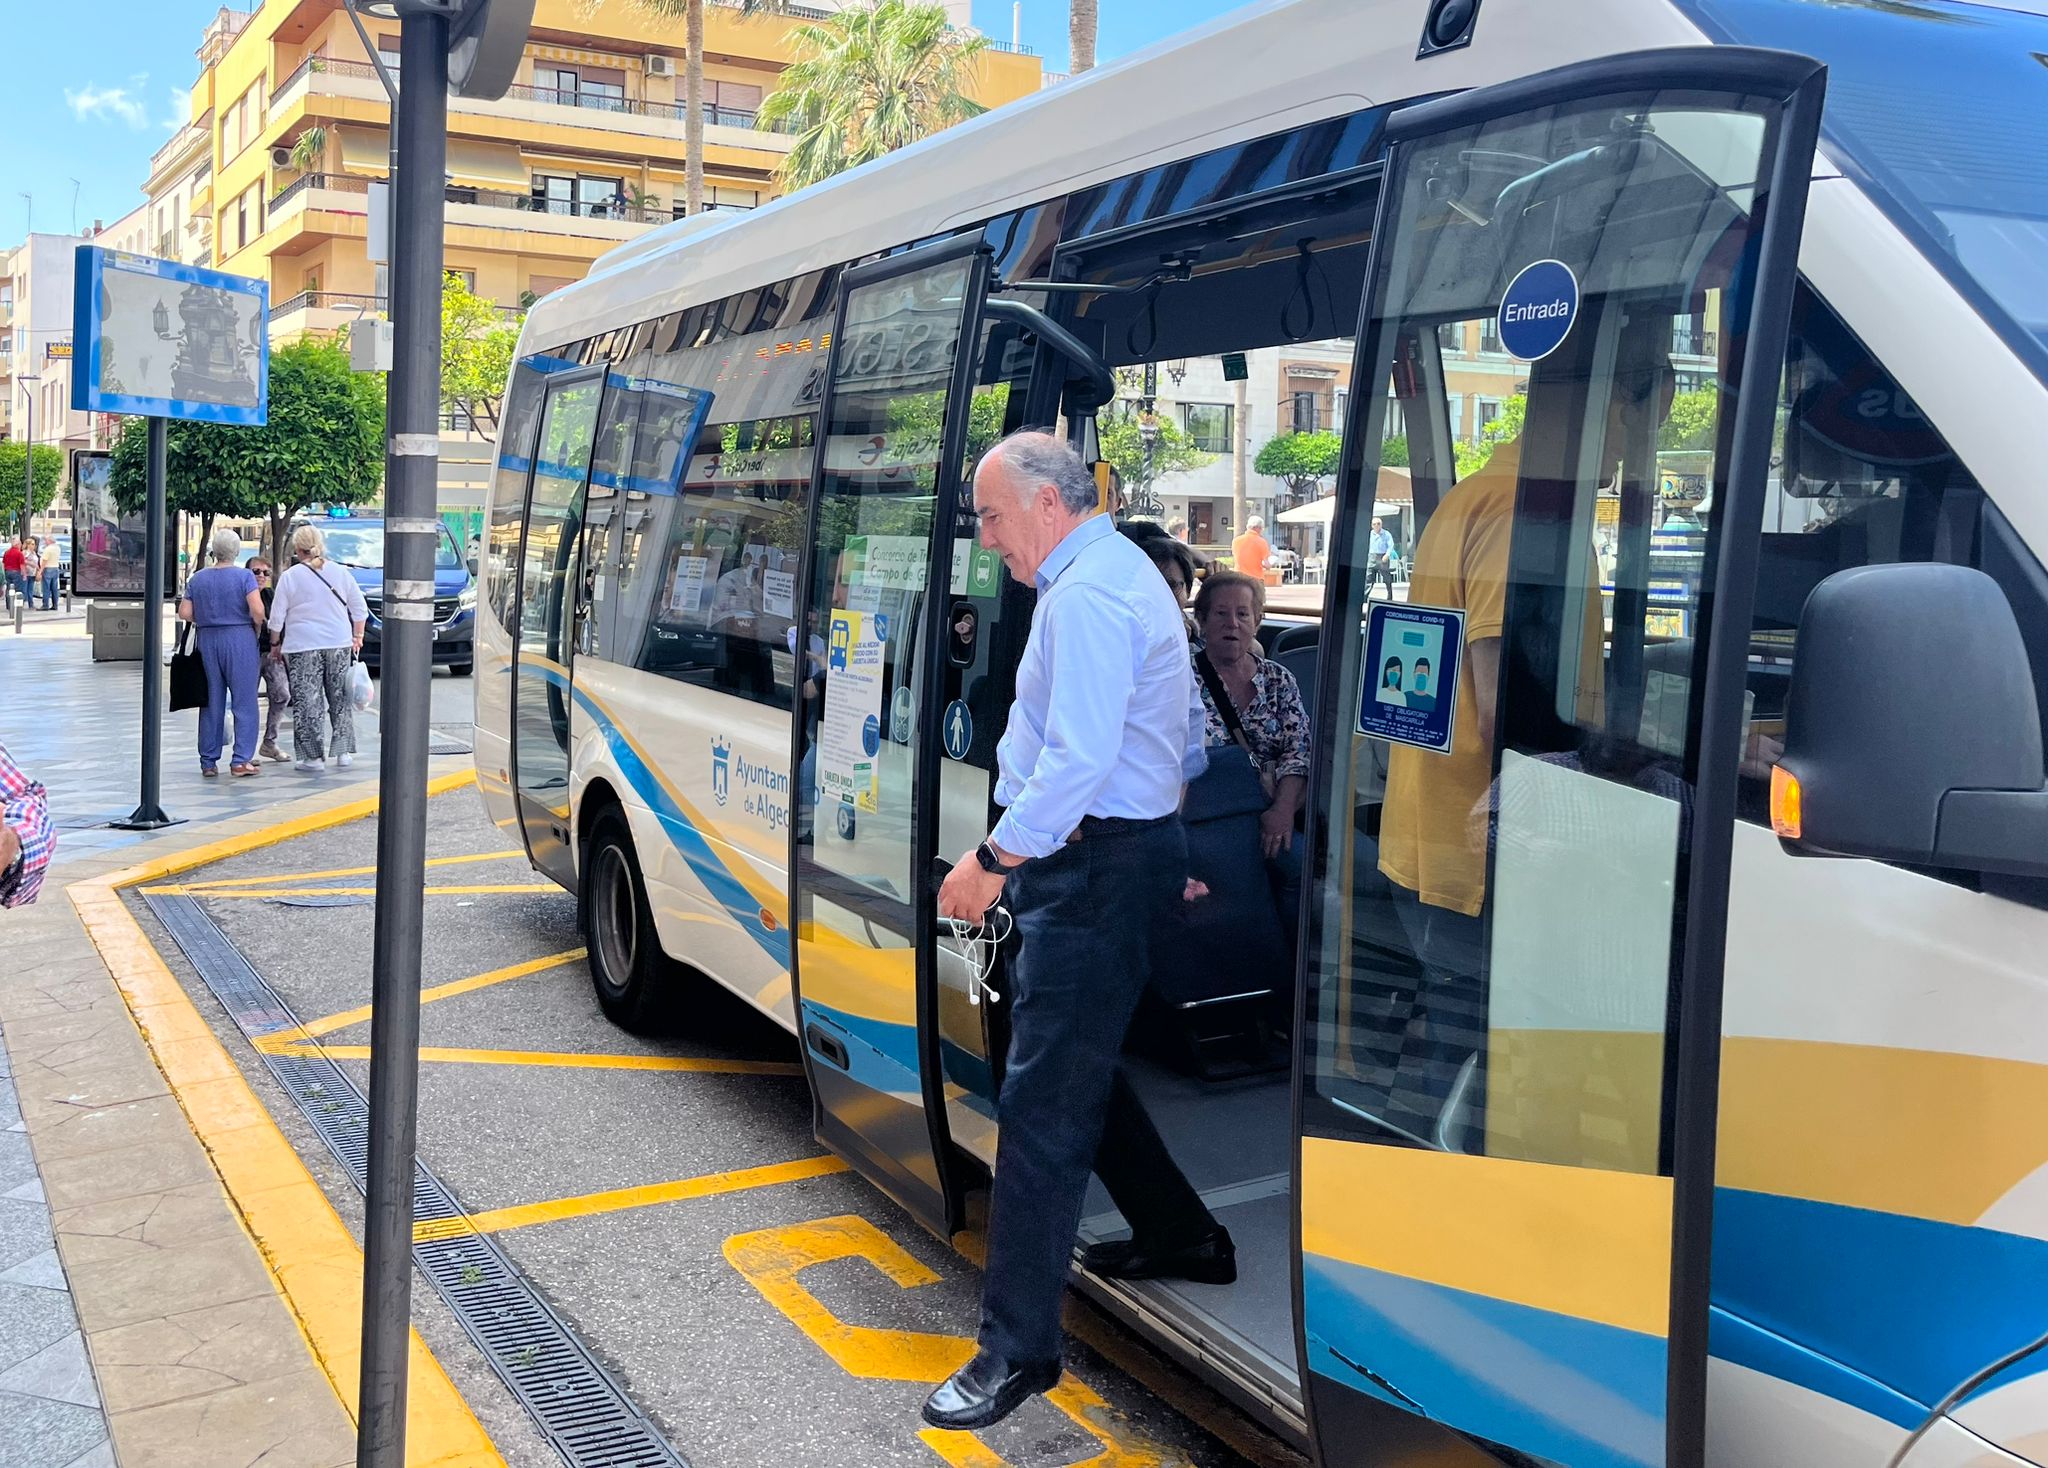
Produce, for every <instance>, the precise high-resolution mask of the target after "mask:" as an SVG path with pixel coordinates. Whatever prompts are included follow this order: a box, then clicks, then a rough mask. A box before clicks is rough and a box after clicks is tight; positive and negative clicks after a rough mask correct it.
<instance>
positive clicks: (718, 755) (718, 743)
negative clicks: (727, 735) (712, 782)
mask: <svg viewBox="0 0 2048 1468" xmlns="http://www.w3.org/2000/svg"><path fill="white" fill-rule="evenodd" d="M731 754H732V745H731V744H729V743H727V742H726V741H725V740H723V739H714V740H712V741H711V757H712V758H713V759H715V760H723V759H725V758H727V757H728V756H730V755H731Z"/></svg>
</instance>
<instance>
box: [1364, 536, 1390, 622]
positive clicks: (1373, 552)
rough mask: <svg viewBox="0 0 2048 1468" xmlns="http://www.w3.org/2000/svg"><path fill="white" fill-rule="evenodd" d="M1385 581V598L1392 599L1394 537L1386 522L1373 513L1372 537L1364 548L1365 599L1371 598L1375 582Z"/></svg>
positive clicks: (1369, 599)
mask: <svg viewBox="0 0 2048 1468" xmlns="http://www.w3.org/2000/svg"><path fill="white" fill-rule="evenodd" d="M1380 581H1384V582H1386V583H1387V600H1388V601H1392V600H1393V599H1394V537H1393V535H1392V534H1391V533H1390V532H1389V531H1388V530H1387V527H1386V523H1385V522H1384V521H1382V520H1381V519H1380V517H1379V516H1377V515H1375V516H1373V517H1372V539H1371V540H1370V541H1368V542H1367V543H1366V548H1365V599H1366V600H1367V601H1371V600H1372V589H1373V586H1374V584H1375V583H1376V582H1380Z"/></svg>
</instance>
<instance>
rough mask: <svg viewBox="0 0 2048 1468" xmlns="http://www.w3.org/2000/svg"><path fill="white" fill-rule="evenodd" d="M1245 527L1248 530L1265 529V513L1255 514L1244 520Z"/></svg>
mask: <svg viewBox="0 0 2048 1468" xmlns="http://www.w3.org/2000/svg"><path fill="white" fill-rule="evenodd" d="M1244 528H1245V529H1247V530H1264V529H1265V528H1266V517H1265V516H1264V515H1254V516H1252V517H1251V518H1250V519H1249V520H1246V521H1245V522H1244Z"/></svg>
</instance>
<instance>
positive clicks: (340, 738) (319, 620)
mask: <svg viewBox="0 0 2048 1468" xmlns="http://www.w3.org/2000/svg"><path fill="white" fill-rule="evenodd" d="M291 558H292V564H291V566H290V567H289V568H288V569H287V570H286V571H285V573H284V575H282V576H281V577H279V578H278V582H277V591H276V593H275V594H274V595H273V597H272V598H271V605H270V633H271V648H270V655H271V656H272V657H274V658H278V657H281V658H283V659H284V663H285V674H286V677H287V678H288V679H289V680H290V682H291V690H292V753H293V755H294V756H296V758H297V763H296V764H295V765H293V767H292V768H294V769H296V770H298V771H299V772H300V773H302V774H309V775H310V774H317V773H318V772H319V771H320V768H321V761H322V759H323V758H324V757H325V751H324V748H323V743H324V741H323V739H322V735H323V733H324V731H325V728H326V725H327V722H328V721H329V720H332V721H333V724H334V754H335V762H336V763H337V764H339V765H341V766H342V767H343V768H344V769H346V768H347V767H348V766H349V765H352V764H354V763H355V757H356V731H355V704H354V702H353V700H352V699H351V697H350V689H349V666H350V664H352V663H353V662H354V661H355V656H356V654H357V653H358V652H360V651H362V646H363V624H364V623H365V622H367V621H368V620H369V616H370V608H369V605H368V603H366V602H365V601H364V600H363V593H362V588H360V587H358V586H357V585H356V578H355V577H353V576H351V575H349V574H348V572H347V571H346V570H344V569H342V568H341V567H338V566H330V565H328V563H327V541H326V539H325V537H323V536H322V535H321V534H320V532H319V531H318V530H316V529H314V528H313V527H312V526H311V525H301V526H300V527H299V528H298V529H297V530H294V531H293V532H292V541H291Z"/></svg>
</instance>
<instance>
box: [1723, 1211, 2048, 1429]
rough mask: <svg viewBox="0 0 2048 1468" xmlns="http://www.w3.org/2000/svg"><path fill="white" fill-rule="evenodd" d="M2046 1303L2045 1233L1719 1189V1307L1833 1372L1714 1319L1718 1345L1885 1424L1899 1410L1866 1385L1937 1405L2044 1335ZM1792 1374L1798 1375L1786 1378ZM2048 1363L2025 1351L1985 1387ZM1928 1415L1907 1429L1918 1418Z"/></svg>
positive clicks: (1914, 1414) (2047, 1247)
mask: <svg viewBox="0 0 2048 1468" xmlns="http://www.w3.org/2000/svg"><path fill="white" fill-rule="evenodd" d="M2043 1301H2048V1241H2044V1240H2041V1239H2032V1238H2026V1237H2023V1236H2021V1235H2019V1234H2011V1233H2004V1232H2001V1231H2000V1230H1997V1229H1990V1228H1974V1227H1971V1226H1969V1225H1966V1224H1956V1223H1942V1222H1938V1221H1936V1220H1933V1219H1927V1218H1912V1217H1908V1216H1906V1215H1904V1214H1898V1213H1882V1212H1878V1211H1877V1210H1875V1209H1869V1208H1852V1207H1848V1206H1846V1205H1843V1204H1840V1203H1821V1202H1816V1201H1814V1200H1812V1199H1808V1198H1788V1197H1782V1196H1780V1195H1777V1194H1774V1193H1755V1192H1748V1191H1745V1190H1743V1189H1739V1188H1720V1189H1717V1190H1716V1191H1715V1195H1714V1303H1715V1305H1716V1306H1717V1307H1718V1308H1719V1309H1721V1310H1724V1311H1726V1312H1727V1313H1728V1314H1729V1315H1730V1316H1732V1317H1737V1318H1739V1319H1740V1320H1742V1321H1746V1322H1749V1323H1750V1324H1751V1326H1752V1327H1753V1330H1754V1332H1756V1333H1759V1334H1763V1335H1767V1336H1770V1337H1776V1338H1777V1339H1779V1340H1781V1341H1785V1342H1797V1343H1798V1346H1797V1347H1794V1348H1793V1349H1795V1350H1801V1349H1803V1350H1804V1351H1806V1352H1810V1353H1812V1354H1814V1355H1817V1356H1818V1357H1819V1358H1820V1359H1821V1361H1822V1362H1823V1363H1834V1367H1833V1369H1832V1370H1823V1369H1822V1368H1820V1367H1813V1366H1809V1365H1806V1364H1804V1363H1802V1362H1800V1361H1799V1360H1797V1359H1795V1358H1792V1357H1789V1356H1787V1355H1785V1353H1784V1352H1781V1351H1779V1350H1777V1349H1776V1348H1767V1347H1766V1346H1765V1344H1764V1343H1761V1342H1758V1341H1756V1340H1753V1339H1751V1338H1750V1335H1749V1333H1747V1332H1742V1331H1735V1332H1729V1331H1727V1330H1726V1329H1725V1328H1722V1327H1720V1326H1719V1325H1718V1323H1717V1326H1716V1334H1715V1335H1714V1337H1713V1342H1714V1345H1713V1349H1714V1350H1715V1352H1716V1353H1717V1354H1726V1355H1727V1356H1728V1359H1730V1360H1732V1361H1740V1362H1741V1363H1742V1364H1744V1365H1754V1366H1756V1369H1758V1370H1759V1371H1769V1372H1771V1374H1772V1375H1781V1376H1785V1377H1786V1379H1787V1380H1791V1381H1797V1382H1799V1384H1801V1385H1812V1386H1813V1389H1814V1390H1816V1391H1826V1392H1827V1393H1828V1395H1830V1396H1834V1397H1837V1398H1839V1399H1840V1400H1842V1401H1849V1402H1853V1403H1854V1404H1855V1405H1857V1406H1860V1407H1863V1408H1864V1409H1865V1410H1866V1411H1873V1412H1877V1413H1878V1415H1880V1416H1884V1417H1886V1418H1887V1419H1888V1420H1891V1421H1901V1418H1900V1417H1899V1416H1898V1414H1896V1413H1894V1412H1887V1411H1884V1410H1881V1407H1880V1406H1879V1405H1873V1404H1876V1403H1878V1402H1879V1401H1880V1399H1879V1398H1878V1397H1875V1396H1871V1395H1870V1392H1869V1391H1867V1390H1866V1389H1865V1388H1864V1387H1863V1386H1861V1385H1860V1384H1859V1383H1862V1382H1868V1383H1870V1384H1871V1385H1872V1387H1873V1388H1874V1389H1875V1390H1876V1391H1878V1392H1881V1393H1892V1394H1897V1395H1899V1396H1901V1397H1903V1398H1905V1399H1907V1400H1909V1401H1910V1402H1912V1403H1916V1404H1932V1403H1934V1402H1937V1401H1939V1400H1941V1398H1942V1397H1943V1396H1945V1395H1947V1394H1948V1392H1949V1391H1950V1390H1952V1389H1953V1388H1954V1387H1955V1384H1956V1383H1957V1382H1959V1381H1961V1380H1963V1379H1964V1378H1965V1377H1967V1376H1969V1375H1970V1374H1971V1373H1973V1372H1975V1371H1977V1370H1980V1369H1981V1368H1982V1367H1983V1366H1984V1365H1985V1364H1987V1363H1988V1362H1991V1361H1994V1360H1996V1359H1997V1358H1998V1357H1999V1356H2001V1355H2003V1354H2004V1353H2005V1352H2007V1351H2010V1350H2012V1349H2014V1348H2015V1347H2017V1346H2020V1345H2024V1344H2025V1343H2026V1342H2027V1341H2030V1340H2032V1339H2033V1338H2034V1337H2035V1336H2037V1335H2039V1334H2040V1333H2041V1328H2042V1324H2043V1317H2044V1315H2048V1307H2044V1305H2043V1303H2042V1302H2043ZM1724 1335H1725V1337H1726V1339H1727V1342H1728V1345H1729V1350H1728V1351H1727V1352H1725V1353H1723V1352H1722V1351H1721V1346H1722V1341H1723V1338H1724ZM1759 1359H1761V1360H1765V1361H1776V1362H1779V1363H1780V1364H1781V1365H1783V1366H1784V1367H1785V1368H1786V1369H1785V1370H1784V1371H1780V1370H1778V1369H1776V1368H1775V1367H1774V1366H1772V1365H1767V1364H1759ZM1794 1371H1797V1372H1800V1373H1802V1374H1788V1373H1789V1372H1794ZM2042 1371H2048V1359H2044V1358H2043V1357H2042V1356H2034V1357H2030V1358H2029V1359H2028V1360H2026V1361H2024V1362H2021V1363H2020V1364H2018V1365H2017V1366H2014V1367H2013V1368H2011V1369H2010V1370H2009V1371H2007V1372H2005V1373H2003V1374H2001V1375H2000V1376H1999V1377H1997V1378H1996V1379H1995V1380H1994V1381H1993V1382H1992V1383H1988V1384H1987V1385H1986V1386H1985V1387H1984V1388H1983V1390H1987V1391H1988V1390H1991V1389H1993V1387H1995V1386H1997V1385H2002V1384H2006V1383H2010V1382H2012V1381H2016V1380H2018V1379H2020V1378H2022V1377H2025V1376H2029V1375H2034V1374H2037V1373H2039V1372H2042ZM1820 1379H1827V1380H1834V1381H1836V1382H1837V1384H1838V1386H1839V1389H1831V1388H1829V1387H1826V1386H1822V1385H1819V1384H1818V1381H1819V1380H1820ZM1921 1410H1924V1408H1918V1409H1915V1410H1914V1411H1913V1412H1911V1413H1910V1414H1909V1415H1908V1416H1907V1417H1906V1418H1905V1419H1904V1422H1903V1423H1902V1425H1904V1424H1910V1423H1912V1422H1917V1421H1918V1418H1919V1412H1920V1411H1921Z"/></svg>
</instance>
